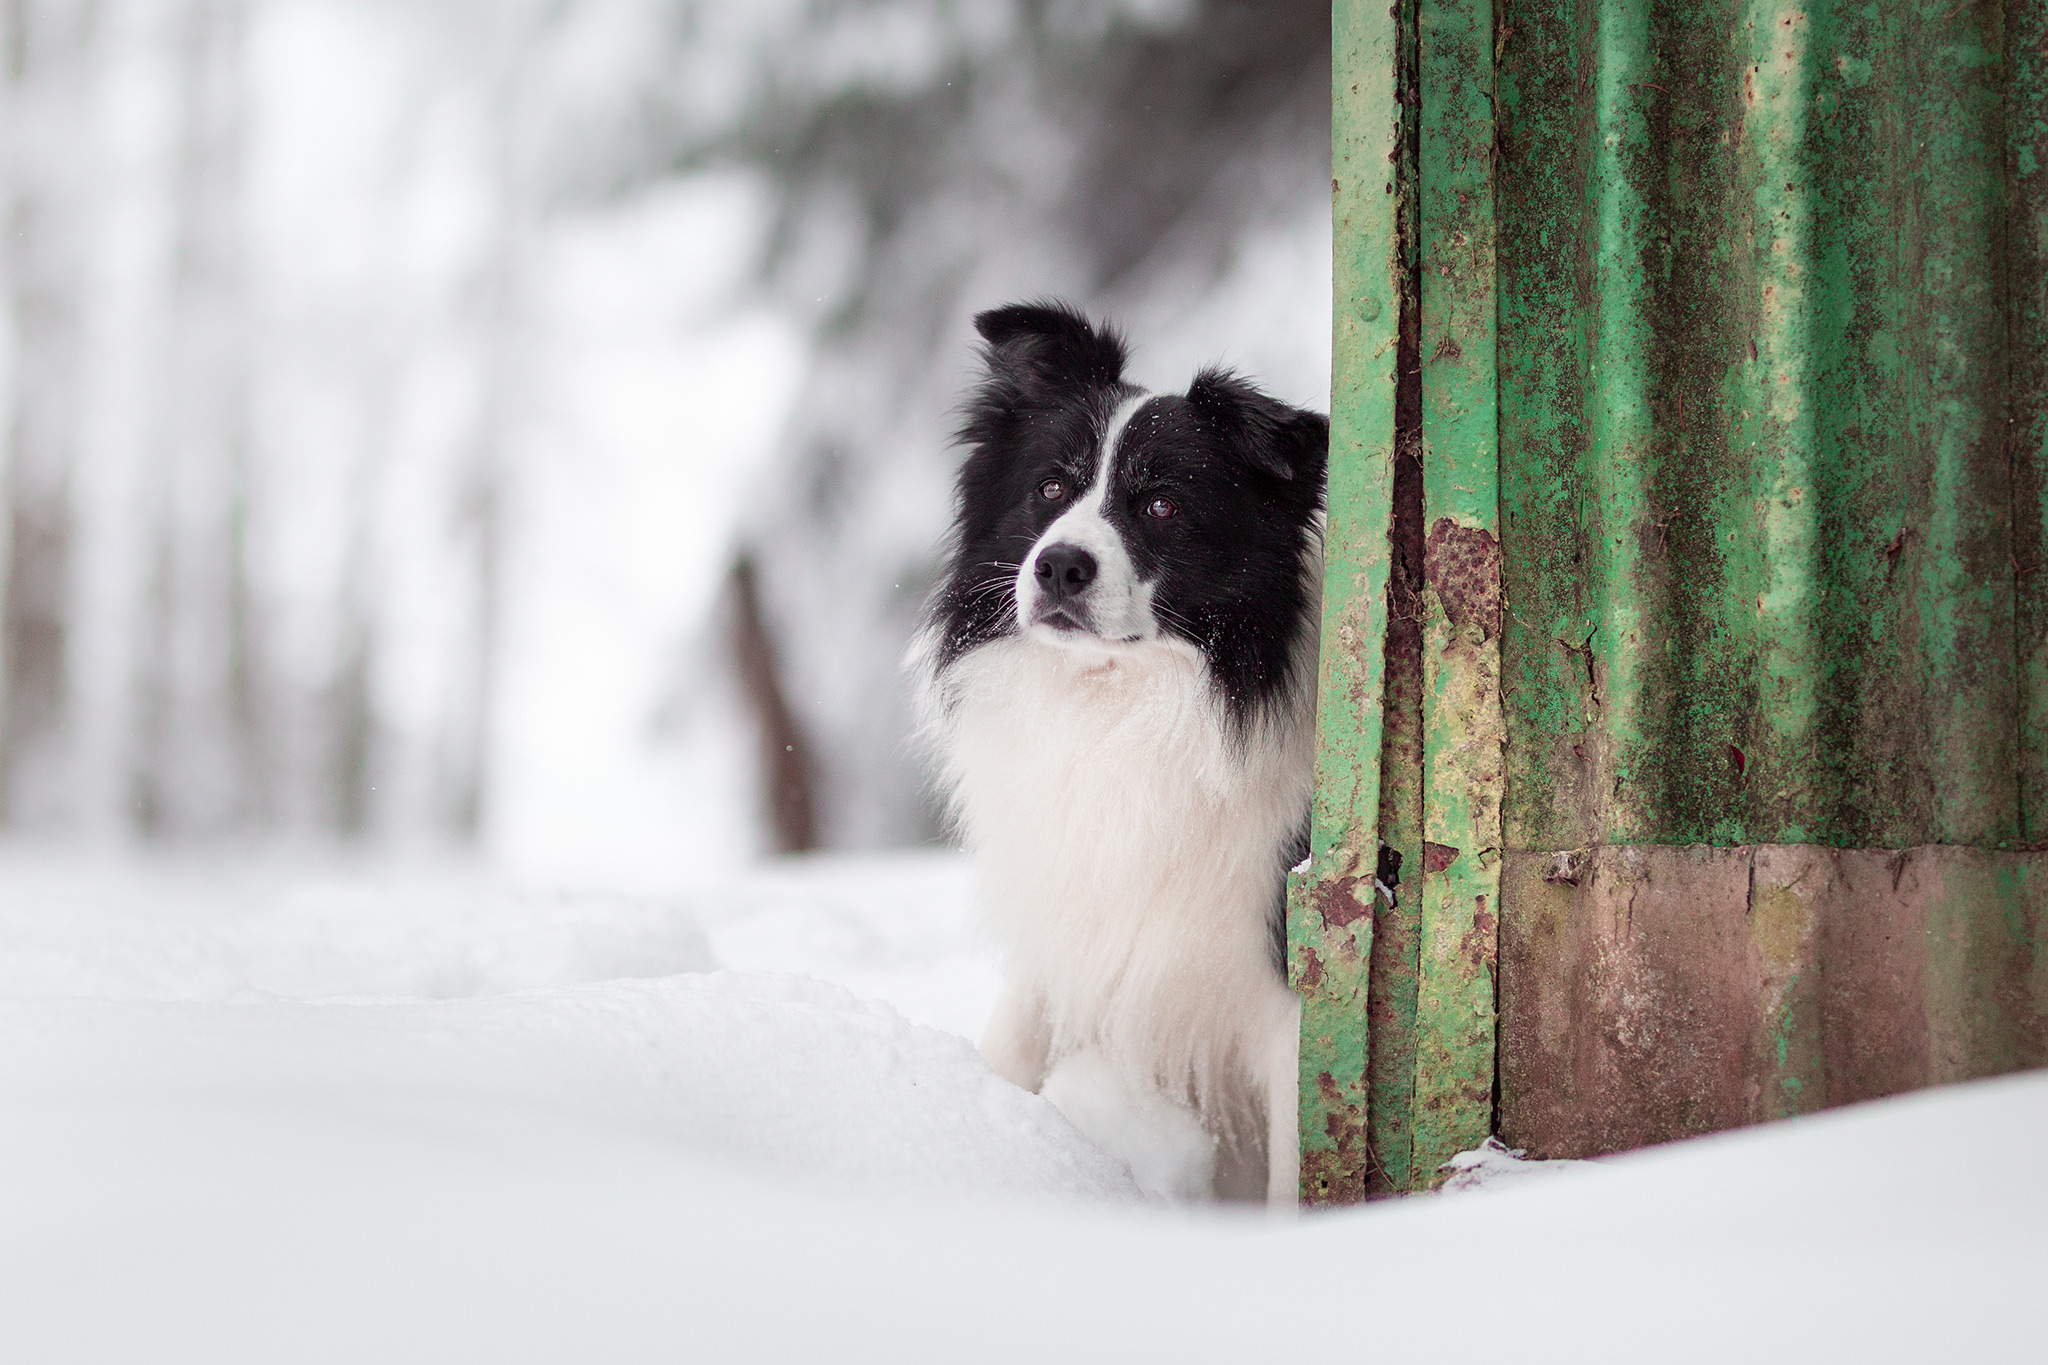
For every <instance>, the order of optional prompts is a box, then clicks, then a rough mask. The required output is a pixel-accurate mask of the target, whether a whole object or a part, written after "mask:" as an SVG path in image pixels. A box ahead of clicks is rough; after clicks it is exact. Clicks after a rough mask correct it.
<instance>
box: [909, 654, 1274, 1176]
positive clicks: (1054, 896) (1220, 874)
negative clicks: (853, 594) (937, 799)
mask: <svg viewBox="0 0 2048 1365" xmlns="http://www.w3.org/2000/svg"><path fill="white" fill-rule="evenodd" d="M1305 633H1306V634H1308V635H1309V637H1310V638H1309V639H1308V640H1307V641H1305V643H1304V653H1305V658H1304V660H1303V661H1302V664H1301V666H1300V667H1298V668H1297V670H1296V672H1297V679H1296V693H1297V695H1296V696H1295V697H1293V698H1292V699H1290V700H1289V701H1288V702H1286V703H1284V704H1283V705H1281V706H1280V707H1277V708H1275V710H1274V711H1273V712H1272V713H1271V714H1269V715H1267V716H1264V717H1262V718H1261V719H1260V720H1258V721H1257V722H1255V723H1254V724H1253V725H1252V726H1251V727H1250V728H1249V730H1248V732H1244V733H1234V732H1233V729H1232V727H1231V725H1230V723H1229V721H1228V718H1227V716H1226V715H1225V712H1224V710H1223V708H1222V706H1221V705H1220V704H1219V703H1218V701H1217V699H1216V698H1215V696H1214V694H1213V692H1212V690H1211V688H1210V685H1209V681H1208V670H1207V665H1206V663H1205V662H1204V660H1203V657H1202V654H1201V652H1200V651H1199V650H1197V649H1196V648H1194V647H1193V646H1191V645H1188V644H1186V643H1185V642H1182V641H1179V640H1174V639H1158V640H1153V641H1148V642H1145V643H1143V644H1138V645H1133V646H1125V647H1105V648H1102V649H1089V648H1076V647H1071V646H1062V645H1059V644H1054V643H1048V642H1044V641H1041V640H1038V639H1035V638H1031V637H1028V636H1027V637H1011V638H1008V639H1004V640H1000V641H997V642H994V643H991V644H987V645H983V646H981V647H980V648H978V649H975V650H973V651H971V652H969V653H968V654H966V655H965V656H963V657H962V658H960V659H959V660H957V661H956V662H955V663H954V664H953V665H952V666H951V667H949V668H947V669H946V670H944V672H943V673H940V674H938V675H937V676H932V675H931V674H930V673H929V672H926V674H925V676H926V677H927V679H928V687H927V697H926V701H927V725H928V729H929V737H930V739H931V740H932V741H933V742H934V747H935V748H936V750H937V757H938V760H939V769H940V775H941V779H942V781H943V783H944V787H945V790H946V792H947V794H948V796H949V797H950V799H951V804H952V810H953V815H954V817H955V819H956V820H957V822H958V826H959V830H960V833H961V835H962V837H963V839H964V841H965V843H966V844H967V846H968V848H969V849H970V850H971V851H972V852H973V853H974V855H975V857H976V861H977V866H978V870H979V874H980V883H981V896H982V904H983V908H984V911H985V913H986V915H987V917H988V921H989V924H990V926H991V928H992V929H993V930H994V932H995V933H996V935H997V936H998V937H999V938H1000V939H1001V940H1002V941H1003V943H1004V944H1005V945H1006V947H1007V948H1008V950H1009V955H1010V961H1009V982H1008V985H1007V989H1006V995H1005V999H1004V1001H1003V1003H1002V1005H1001V1006H1000V1007H999V1009H998V1011H997V1017H996V1018H995V1020H994V1021H993V1022H992V1023H991V1025H990V1029H989V1033H988V1035H987V1037H986V1039H985V1040H984V1043H983V1051H984V1053H985V1054H986V1055H987V1056H988V1058H989V1061H990V1063H991V1065H993V1066H995V1068H996V1069H997V1070H998V1071H999V1072H1001V1073H1003V1074H1004V1075H1007V1076H1008V1077H1009V1078H1010V1079H1012V1080H1014V1081H1016V1082H1017V1083H1018V1084H1020V1085H1023V1086H1025V1087H1026V1088H1028V1089H1038V1088H1040V1086H1041V1085H1042V1084H1044V1082H1045V1080H1046V1077H1047V1075H1048V1073H1049V1072H1051V1071H1052V1070H1054V1069H1055V1068H1057V1067H1058V1066H1059V1065H1060V1063H1062V1062H1063V1061H1065V1060H1067V1059H1070V1058H1075V1057H1077V1056H1078V1055H1080V1054H1083V1053H1088V1054H1091V1058H1092V1060H1091V1061H1090V1062H1089V1066H1090V1067H1091V1068H1094V1069H1095V1070H1096V1071H1100V1070H1101V1068H1103V1067H1108V1068H1110V1069H1112V1070H1114V1071H1115V1072H1117V1073H1118V1074H1119V1075H1120V1076H1121V1078H1122V1080H1121V1082H1120V1083H1121V1084H1122V1085H1123V1086H1125V1087H1126V1088H1127V1089H1129V1090H1131V1091H1132V1092H1134V1093H1135V1092H1137V1091H1140V1090H1142V1091H1148V1092H1151V1093H1156V1094H1157V1095H1158V1096H1159V1097H1161V1098H1163V1099H1165V1100H1167V1101H1169V1102H1170V1103H1172V1104H1175V1105H1181V1106H1186V1107H1187V1108H1189V1109H1191V1110H1192V1111H1193V1112H1194V1113H1195V1114H1196V1115H1197V1116H1198V1118H1199V1122H1200V1124H1201V1127H1202V1128H1203V1130H1204V1131H1206V1132H1207V1133H1208V1134H1209V1135H1210V1136H1211V1138H1212V1139H1213V1140H1214V1141H1215V1142H1216V1143H1217V1144H1218V1158H1217V1159H1218V1162H1219V1172H1220V1173H1219V1177H1218V1179H1217V1182H1216V1188H1217V1190H1218V1192H1219V1193H1236V1194H1253V1195H1255V1194H1257V1193H1260V1192H1262V1191H1264V1190H1266V1189H1267V1187H1268V1183H1269V1182H1268V1172H1267V1170H1266V1160H1267V1152H1266V1147H1267V1140H1266V1133H1265V1132H1264V1131H1263V1130H1264V1127H1265V1124H1264V1123H1263V1122H1262V1121H1263V1120H1265V1119H1266V1118H1267V1117H1268V1112H1269V1109H1273V1110H1275V1111H1277V1109H1278V1107H1279V1105H1283V1104H1284V1105H1287V1107H1288V1112H1286V1113H1284V1114H1277V1113H1276V1117H1277V1119H1278V1121H1277V1122H1275V1123H1274V1124H1273V1128H1274V1131H1275V1132H1276V1133H1277V1134H1278V1135H1279V1138H1278V1140H1279V1141H1281V1142H1285V1143H1287V1145H1288V1146H1289V1147H1290V1148H1291V1145H1292V1144H1291V1142H1289V1141H1288V1139H1289V1138H1290V1137H1291V1133H1292V1125H1293V1114H1292V1112H1291V1108H1292V1107H1291V1097H1292V1094H1293V1087H1292V1081H1293V1077H1292V1069H1293V1066H1294V1049H1293V1041H1294V1030H1295V1028H1296V1021H1297V1019H1298V1005H1297V1002H1296V1000H1295V997H1294V995H1293V993H1292V992H1291V991H1289V990H1288V989H1287V986H1286V984H1285V982H1284V981H1283V980H1281V978H1280V977H1279V975H1278V974H1277V973H1276V972H1275V971H1274V968H1273V964H1272V958H1271V946H1270V945H1271V935H1270V929H1269V915H1270V913H1271V911H1272V908H1273V899H1274V897H1275V895H1276V894H1277V889H1278V887H1279V885H1280V879H1281V877H1282V875H1283V874H1284V871H1285V868H1284V867H1283V865H1282V864H1283V862H1284V853H1283V850H1285V849H1286V848H1287V847H1288V843H1289V840H1290V838H1291V836H1292V835H1293V833H1294V831H1295V830H1296V829H1297V828H1298V826H1299V822H1300V820H1301V818H1302V815H1303V812H1304V811H1305V810H1306V809H1307V806H1308V799H1309V787H1310V781H1311V773H1310V769H1311V762H1312V747H1311V746H1312V742H1313V737H1312V729H1313V719H1314V711H1313V704H1314V703H1313V693H1312V688H1313V685H1314V665H1313V649H1314V642H1313V632H1305ZM1275 1087H1280V1089H1278V1090H1276V1088H1275ZM1283 1091H1284V1096H1283V1097H1282V1098H1280V1099H1278V1100H1273V1099H1269V1095H1282V1092H1283ZM1095 1126H1096V1127H1098V1128H1102V1127H1103V1125H1101V1124H1097V1125H1095ZM1283 1128H1284V1129H1285V1131H1284V1132H1282V1131H1281V1130H1282V1129H1283ZM1105 1131H1107V1129H1105ZM1101 1136H1102V1134H1100V1133H1098V1137H1101ZM1119 1154H1120V1155H1125V1156H1126V1157H1127V1158H1129V1159H1132V1160H1133V1161H1134V1164H1136V1163H1137V1162H1138V1161H1139V1160H1140V1158H1141V1155H1142V1154H1140V1153H1137V1152H1122V1153H1119ZM1274 1155H1275V1156H1276V1157H1282V1156H1284V1158H1285V1159H1286V1160H1287V1161H1288V1163H1289V1165H1290V1167H1291V1159H1292V1152H1291V1150H1290V1151H1288V1152H1286V1153H1284V1154H1283V1153H1280V1152H1275V1153H1274ZM1234 1167H1236V1168H1253V1169H1246V1170H1244V1172H1243V1176H1242V1177H1241V1178H1239V1177H1232V1176H1231V1175H1230V1170H1231V1168H1234ZM1184 1179H1185V1178H1184V1177H1172V1176H1168V1177H1166V1178H1165V1179H1164V1180H1163V1181H1161V1182H1160V1183H1163V1184H1166V1185H1169V1186H1171V1185H1175V1184H1178V1183H1184ZM1291 1182H1292V1172H1291V1169H1290V1170H1289V1171H1287V1172H1285V1173H1284V1174H1283V1173H1280V1172H1278V1171H1277V1170H1276V1172H1275V1173H1274V1174H1273V1175H1272V1177H1271V1186H1272V1188H1273V1190H1274V1191H1275V1192H1276V1193H1277V1192H1278V1191H1279V1190H1280V1189H1282V1188H1283V1187H1286V1188H1287V1192H1288V1195H1289V1197H1290V1198H1291V1192H1292V1191H1291ZM1233 1187H1234V1188H1233Z"/></svg>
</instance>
